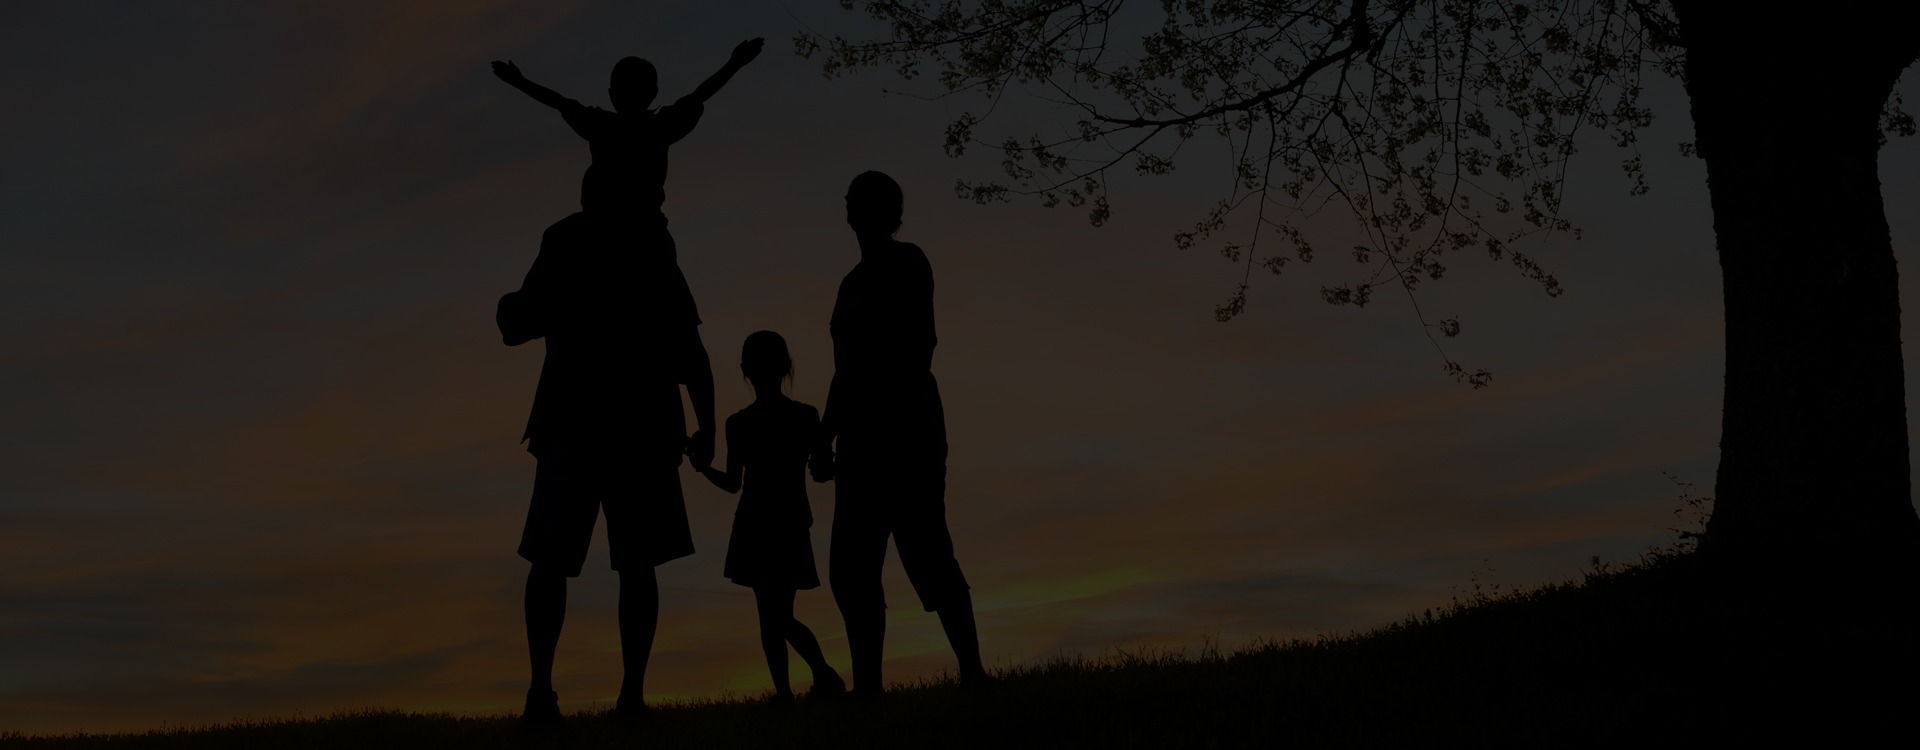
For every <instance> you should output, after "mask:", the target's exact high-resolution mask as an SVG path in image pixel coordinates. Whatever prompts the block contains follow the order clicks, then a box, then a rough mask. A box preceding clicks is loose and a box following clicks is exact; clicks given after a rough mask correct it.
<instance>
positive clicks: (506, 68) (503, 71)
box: [493, 60, 527, 83]
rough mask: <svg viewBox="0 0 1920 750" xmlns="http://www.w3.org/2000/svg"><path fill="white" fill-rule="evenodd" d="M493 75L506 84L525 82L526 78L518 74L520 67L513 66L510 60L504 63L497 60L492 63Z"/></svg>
mask: <svg viewBox="0 0 1920 750" xmlns="http://www.w3.org/2000/svg"><path fill="white" fill-rule="evenodd" d="M493 74H494V76H496V77H498V78H499V79H500V80H502V81H506V82H507V83H518V82H520V81H524V80H527V77H526V76H524V75H521V74H520V66H518V65H514V64H513V61H512V60H508V61H506V62H501V61H499V60H495V61H493Z"/></svg>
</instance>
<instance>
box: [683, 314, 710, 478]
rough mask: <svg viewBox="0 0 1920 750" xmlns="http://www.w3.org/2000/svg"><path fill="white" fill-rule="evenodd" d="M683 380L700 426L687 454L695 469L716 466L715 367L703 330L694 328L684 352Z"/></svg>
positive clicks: (689, 333) (694, 433) (696, 420)
mask: <svg viewBox="0 0 1920 750" xmlns="http://www.w3.org/2000/svg"><path fill="white" fill-rule="evenodd" d="M680 378H681V380H680V382H682V383H684V384H686V386H687V397H688V398H690V399H692V400H693V418H694V420H695V422H696V423H697V424H698V425H699V427H698V428H697V429H695V430H694V432H693V438H692V440H691V441H690V442H691V443H692V445H690V446H688V455H689V456H690V457H691V458H692V459H693V468H695V469H708V468H712V467H713V365H712V363H710V362H708V361H707V345H706V344H705V343H703V342H702V341H701V340H700V329H699V328H691V329H690V330H689V331H688V333H687V335H686V341H685V342H684V348H683V349H682V351H681V376H680Z"/></svg>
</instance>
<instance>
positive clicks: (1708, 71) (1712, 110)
mask: <svg viewBox="0 0 1920 750" xmlns="http://www.w3.org/2000/svg"><path fill="white" fill-rule="evenodd" d="M1913 5H1914V4H1912V3H1894V4H1888V6H1887V8H1890V9H1882V8H1880V7H1878V6H1876V5H1875V4H1867V3H1863V4H1860V5H1859V7H1860V8H1861V10H1858V11H1856V12H1855V13H1852V14H1844V13H1842V12H1839V11H1829V13H1831V14H1832V15H1836V16H1850V17H1845V18H1826V19H1824V20H1823V21H1822V22H1821V23H1819V24H1817V25H1813V26H1810V25H1809V24H1808V23H1807V19H1806V18H1805V17H1804V16H1801V15H1799V14H1794V13H1772V12H1762V11H1759V10H1756V9H1753V8H1751V7H1741V4H1721V3H1700V2H1687V1H1686V0H1675V2H1674V6H1675V11H1676V13H1677V14H1678V15H1679V20H1680V28H1681V34H1682V35H1683V39H1684V42H1685V44H1686V45H1687V52H1686V55H1687V68H1686V73H1687V82H1686V84H1687V93H1688V96H1689V97H1690V99H1691V101H1692V111H1693V121H1694V132H1695V137H1696V139H1697V141H1696V144H1697V147H1698V152H1699V154H1700V156H1701V157H1702V158H1703V159H1705V160H1706V163H1707V182H1708V187H1709V190H1710V193H1711V196H1712V205H1713V226H1714V235H1715V237H1716V240H1717V245H1718V250H1719V255H1720V268H1721V273H1722V278H1723V284H1724V288H1725V294H1726V315H1727V318H1726V322H1727V329H1726V341H1727V360H1726V365H1727V370H1726V391H1725V402H1724V405H1723V408H1724V413H1723V415H1722V422H1721V438H1720V468H1719V474H1718V477H1717V480H1716V483H1715V491H1714V495H1715V498H1714V509H1713V515H1712V517H1711V519H1710V520H1709V522H1708V525H1707V531H1706V538H1705V540H1704V542H1703V545H1702V549H1703V550H1704V551H1709V552H1711V553H1713V554H1716V555H1721V554H1724V555H1728V556H1731V557H1734V558H1744V559H1772V560H1775V561H1785V560H1787V559H1791V560H1793V561H1794V562H1796V563H1801V564H1809V565H1813V566H1818V567H1825V566H1824V565H1822V564H1821V563H1823V562H1832V563H1841V562H1842V561H1846V560H1857V559H1858V558H1859V555H1860V554H1861V553H1865V554H1868V555H1872V556H1876V557H1877V556H1881V555H1889V554H1892V555H1908V554H1912V553H1913V552H1916V551H1920V516H1916V514H1915V512H1914V506H1913V500H1912V488H1911V486H1910V484H1911V482H1910V479H1909V474H1910V472H1909V469H1908V459H1907V421H1906V393H1905V373H1904V371H1903V366H1902V361H1901V353H1900V290H1899V276H1898V272H1897V270H1896V269H1895V264H1894V257H1893V243H1892V239H1891V237H1890V235H1889V234H1888V229H1887V218H1886V211H1885V208H1884V207H1883V204H1882V202H1881V198H1880V179H1879V172H1878V153H1879V137H1880V131H1879V111H1880V107H1881V105H1882V104H1883V103H1884V102H1885V101H1886V99H1887V96H1888V94H1889V93H1890V92H1891V91H1892V88H1893V84H1894V82H1895V81H1896V80H1897V79H1898V77H1899V75H1900V72H1901V71H1902V70H1903V69H1904V68H1905V67H1906V66H1907V65H1908V64H1909V63H1911V62H1912V61H1913V60H1914V58H1915V56H1916V54H1920V45H1916V42H1915V39H1914V38H1900V37H1916V38H1920V35H1916V34H1914V33H1913V31H1912V30H1913V29H1914V28H1916V27H1917V26H1920V24H1917V23H1916V21H1917V20H1920V19H1916V18H1915V16H1916V15H1920V14H1917V13H1916V12H1915V11H1914V10H1912V6H1913ZM1894 6H1900V7H1898V8H1895V7H1894ZM1866 15H1872V16H1886V17H1884V18H1863V17H1861V16H1866ZM1841 28H1845V29H1848V30H1849V31H1850V32H1851V31H1858V32H1860V33H1858V34H1843V33H1839V32H1838V31H1837V30H1838V29H1841Z"/></svg>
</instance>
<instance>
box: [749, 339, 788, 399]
mask: <svg viewBox="0 0 1920 750" xmlns="http://www.w3.org/2000/svg"><path fill="white" fill-rule="evenodd" d="M740 374H742V375H745V376H747V382H749V383H752V384H753V386H754V387H755V388H763V387H766V386H769V385H771V386H772V387H774V388H779V387H780V381H781V380H782V379H787V378H792V377H793V357H791V356H789V355H788V354H787V340H786V339H784V338H781V337H780V334H777V333H774V332H772V331H754V332H753V333H752V334H749V335H748V336H747V342H746V343H745V344H742V345H741V346H740Z"/></svg>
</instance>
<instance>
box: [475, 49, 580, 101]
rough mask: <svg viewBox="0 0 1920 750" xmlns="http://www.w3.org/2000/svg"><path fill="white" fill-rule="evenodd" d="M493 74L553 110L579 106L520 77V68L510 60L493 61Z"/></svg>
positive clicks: (522, 76) (548, 89) (551, 90)
mask: <svg viewBox="0 0 1920 750" xmlns="http://www.w3.org/2000/svg"><path fill="white" fill-rule="evenodd" d="M493 74H494V75H495V76H498V77H499V78H500V80H502V81H506V82H507V83H508V84H509V85H511V86H513V87H514V88H516V89H519V90H520V91H521V92H523V93H525V94H526V95H527V96H531V97H533V100H534V101H536V102H539V103H541V104H545V105H547V106H549V107H552V108H554V109H566V108H568V107H573V106H579V105H578V103H577V102H575V101H574V100H572V99H568V98H566V97H564V96H561V95H560V94H559V93H558V92H556V91H554V90H553V89H550V88H547V87H545V86H542V85H540V84H537V83H534V82H532V81H529V80H527V77H526V76H524V75H521V73H520V66H518V65H514V64H513V61H512V60H508V61H506V62H501V61H499V60H495V61H493Z"/></svg>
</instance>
